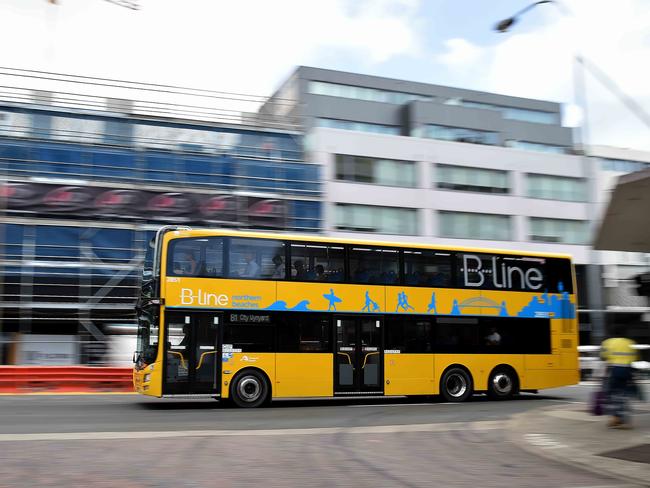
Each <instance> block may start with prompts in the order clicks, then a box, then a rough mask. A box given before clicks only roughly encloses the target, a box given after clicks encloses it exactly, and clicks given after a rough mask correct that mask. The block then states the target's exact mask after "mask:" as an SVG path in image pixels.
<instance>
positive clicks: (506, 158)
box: [261, 67, 650, 340]
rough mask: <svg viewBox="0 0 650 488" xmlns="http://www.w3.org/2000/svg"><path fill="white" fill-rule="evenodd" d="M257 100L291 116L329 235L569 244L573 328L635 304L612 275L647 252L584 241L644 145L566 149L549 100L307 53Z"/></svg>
mask: <svg viewBox="0 0 650 488" xmlns="http://www.w3.org/2000/svg"><path fill="white" fill-rule="evenodd" d="M278 99H283V100H285V101H286V100H295V101H296V102H295V104H293V105H290V106H288V107H287V105H281V104H278V103H276V102H277V101H278ZM270 101H271V102H274V103H269V105H268V107H267V106H264V107H262V109H261V113H263V114H265V115H270V110H271V108H272V107H277V106H284V113H283V114H276V115H286V114H287V113H289V114H292V115H295V116H297V117H302V118H303V120H304V124H305V126H306V131H307V136H306V138H305V140H306V151H307V160H309V161H311V162H317V163H320V164H321V165H322V179H323V195H324V205H323V212H324V215H323V222H324V226H323V227H324V230H325V232H327V233H328V234H329V235H332V236H338V237H355V238H364V239H368V238H369V239H376V240H388V241H390V240H400V241H411V242H428V243H431V242H435V243H436V244H441V245H444V244H448V245H454V246H481V247H487V248H500V249H518V250H530V251H539V252H563V253H570V254H572V255H573V256H574V259H575V263H576V264H577V274H578V280H579V290H581V293H580V295H579V303H580V308H581V309H582V310H584V311H585V312H584V313H582V314H581V316H580V318H581V328H582V330H583V332H584V333H585V334H584V335H583V338H584V339H585V340H599V339H600V337H601V336H602V335H603V334H604V333H605V332H604V331H605V325H606V324H607V323H611V322H612V319H614V320H615V319H616V318H615V317H613V316H612V315H610V314H609V312H610V309H611V308H612V307H613V306H614V307H615V306H621V307H632V306H634V307H637V306H639V307H641V306H642V303H643V300H644V299H643V298H641V297H636V296H633V290H630V289H629V286H627V285H625V286H623V288H624V289H620V288H621V286H620V283H619V278H620V277H622V276H624V277H625V279H627V278H629V276H631V275H632V274H633V273H635V272H638V271H639V270H640V269H641V268H640V267H639V266H643V265H647V263H648V260H647V256H646V255H637V256H630V255H629V254H628V253H600V252H595V251H594V250H593V247H592V242H593V234H594V231H595V229H596V226H597V223H598V220H599V218H600V216H601V214H602V211H603V209H604V206H605V205H606V202H607V189H608V188H609V187H610V186H611V185H613V184H614V181H615V178H614V176H616V175H617V174H621V172H620V171H618V170H621V169H622V170H624V171H629V170H632V169H635V168H637V167H639V168H641V167H644V166H646V165H648V162H649V161H650V157H647V155H646V157H642V156H643V155H641V154H627V153H626V154H627V155H622V154H620V153H616V152H612V151H613V150H610V152H607V150H606V149H604V148H599V149H598V150H597V151H596V152H594V154H597V155H598V156H599V157H587V156H585V155H582V154H578V153H576V151H574V149H573V147H574V145H573V134H572V130H571V129H570V128H567V127H562V125H561V107H560V105H559V104H557V103H552V102H546V101H540V100H529V99H522V98H517V97H509V96H503V95H497V94H491V93H485V92H477V91H472V90H463V89H458V88H451V87H443V86H436V85H430V84H423V83H415V82H407V81H401V80H394V79H386V78H380V77H374V76H366V75H359V74H353V73H343V72H338V71H331V70H323V69H317V68H307V67H299V68H297V69H296V71H295V72H294V73H293V74H292V75H291V76H290V77H289V78H288V79H287V81H286V82H285V83H284V84H283V85H282V87H281V88H280V89H279V90H278V91H277V92H276V93H275V94H274V95H273V96H272V97H271V98H270ZM594 150H596V148H595V149H594ZM610 166H611V167H612V168H613V170H612V169H608V168H609V167H610ZM626 260H629V263H630V265H631V267H629V268H628V267H625V265H624V264H623V263H625V262H626ZM602 265H605V267H604V268H602V267H601V266H602ZM603 270H604V271H605V273H603ZM635 270H636V271H635ZM603 277H604V278H605V280H604V282H603V279H602V278H603ZM603 283H604V284H605V286H606V287H607V288H605V290H606V292H605V293H603ZM608 285H609V286H608ZM608 288H615V289H616V291H614V290H609V289H608ZM629 304H634V305H629ZM630 310H632V309H630ZM619 311H620V310H619ZM632 311H634V312H635V313H637V315H638V312H640V311H641V309H633V310H632ZM589 332H591V334H589Z"/></svg>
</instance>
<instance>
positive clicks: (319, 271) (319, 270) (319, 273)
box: [314, 264, 327, 281]
mask: <svg viewBox="0 0 650 488" xmlns="http://www.w3.org/2000/svg"><path fill="white" fill-rule="evenodd" d="M314 271H316V281H327V277H326V276H325V268H324V267H323V265H322V264H317V265H316V267H315V268H314Z"/></svg>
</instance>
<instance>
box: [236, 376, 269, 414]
mask: <svg viewBox="0 0 650 488" xmlns="http://www.w3.org/2000/svg"><path fill="white" fill-rule="evenodd" d="M268 397H269V385H268V382H267V381H266V378H265V377H264V375H263V374H262V373H260V372H259V371H255V370H254V369H250V370H246V371H242V372H240V373H239V374H237V376H235V379H234V381H233V382H232V383H231V386H230V398H231V399H232V401H233V403H234V404H235V405H237V406H238V407H243V408H255V407H259V406H261V405H263V404H264V403H266V402H267V399H268Z"/></svg>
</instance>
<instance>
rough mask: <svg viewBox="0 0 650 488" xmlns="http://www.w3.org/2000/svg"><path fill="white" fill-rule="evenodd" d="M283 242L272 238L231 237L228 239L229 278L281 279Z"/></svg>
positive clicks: (282, 275)
mask: <svg viewBox="0 0 650 488" xmlns="http://www.w3.org/2000/svg"><path fill="white" fill-rule="evenodd" d="M284 266H285V264H284V242H282V241H277V240H274V239H251V238H232V239H231V241H230V272H229V276H230V277H231V278H249V279H261V280H271V279H282V278H283V277H284V274H283V273H282V271H283V270H284V269H285V268H284Z"/></svg>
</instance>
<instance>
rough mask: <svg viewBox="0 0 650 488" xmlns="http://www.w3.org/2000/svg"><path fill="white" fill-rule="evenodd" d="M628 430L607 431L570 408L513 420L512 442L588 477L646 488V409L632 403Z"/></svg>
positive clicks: (581, 407)
mask: <svg viewBox="0 0 650 488" xmlns="http://www.w3.org/2000/svg"><path fill="white" fill-rule="evenodd" d="M632 406H633V415H632V425H633V427H634V428H633V429H631V430H617V429H608V428H607V425H606V424H607V421H608V420H609V417H608V416H604V415H603V416H600V417H595V416H593V415H591V414H590V413H588V412H587V409H588V405H587V404H585V403H575V404H570V405H558V406H557V407H547V408H543V409H537V410H532V411H529V412H525V413H522V414H519V415H517V416H515V417H514V419H513V421H512V425H511V431H510V436H511V440H512V441H513V442H515V443H516V444H517V445H519V446H520V447H521V448H522V449H524V450H526V451H529V452H532V453H534V454H537V455H539V456H542V457H545V458H547V459H552V460H554V461H558V462H561V463H565V464H570V465H573V466H576V467H579V468H582V469H586V470H588V471H592V472H596V473H600V474H603V475H607V476H611V477H612V478H616V479H620V480H625V481H627V482H630V483H635V484H638V485H640V486H650V404H649V403H639V402H634V403H633V404H632Z"/></svg>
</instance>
